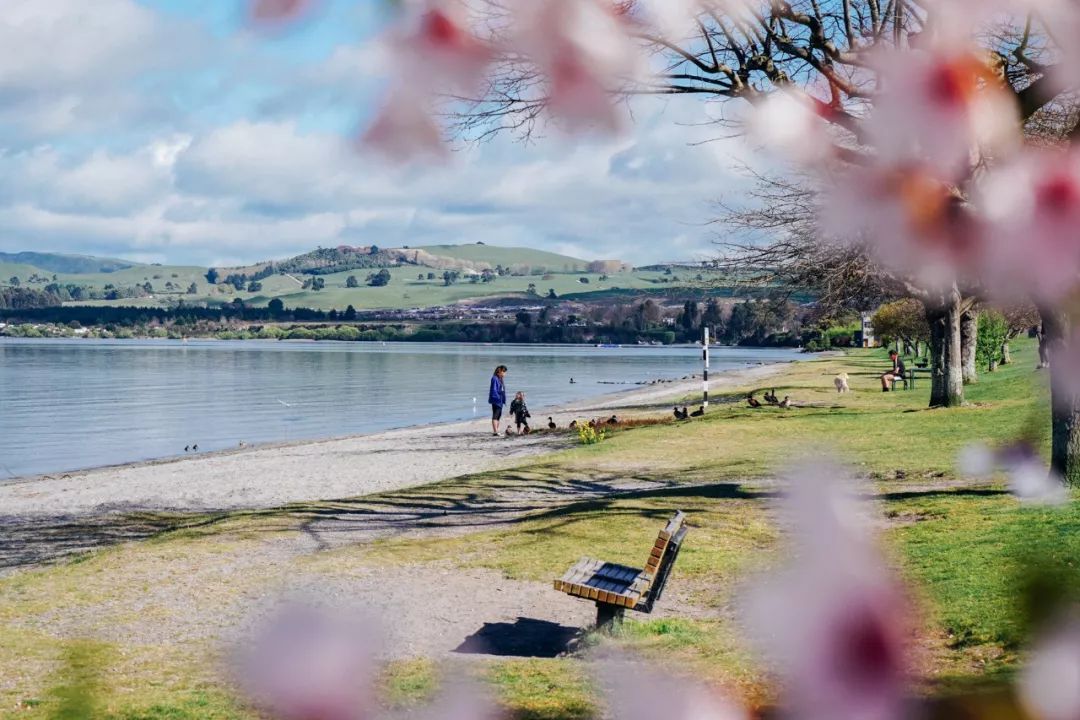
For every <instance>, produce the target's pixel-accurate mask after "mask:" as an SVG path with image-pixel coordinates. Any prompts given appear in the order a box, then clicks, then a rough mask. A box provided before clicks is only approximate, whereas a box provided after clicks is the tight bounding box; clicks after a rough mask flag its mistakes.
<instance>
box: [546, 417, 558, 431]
mask: <svg viewBox="0 0 1080 720" xmlns="http://www.w3.org/2000/svg"><path fill="white" fill-rule="evenodd" d="M556 427H558V426H557V425H556V424H555V421H554V420H552V419H551V418H548V430H554V429H555V428H556Z"/></svg>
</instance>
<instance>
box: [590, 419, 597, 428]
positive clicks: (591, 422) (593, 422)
mask: <svg viewBox="0 0 1080 720" xmlns="http://www.w3.org/2000/svg"><path fill="white" fill-rule="evenodd" d="M589 427H591V428H594V427H596V420H590V421H589Z"/></svg>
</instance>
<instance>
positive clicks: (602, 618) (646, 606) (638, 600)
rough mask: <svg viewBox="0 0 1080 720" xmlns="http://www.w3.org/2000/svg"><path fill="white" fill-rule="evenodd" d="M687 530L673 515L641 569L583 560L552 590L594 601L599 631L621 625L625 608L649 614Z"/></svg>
mask: <svg viewBox="0 0 1080 720" xmlns="http://www.w3.org/2000/svg"><path fill="white" fill-rule="evenodd" d="M688 529H689V528H687V527H686V516H685V515H683V513H682V512H681V511H680V512H676V513H675V516H674V517H673V518H671V520H669V521H668V523H667V525H665V526H664V529H663V530H661V531H660V534H659V535H657V537H656V542H655V543H654V544H653V547H652V550H651V551H650V552H649V559H648V560H646V561H645V567H644V568H641V569H638V568H633V567H629V566H626V565H619V564H617V563H611V562H605V561H604V560H596V559H595V558H589V557H584V558H581V560H578V562H577V563H576V564H574V566H573V567H571V568H570V569H569V570H567V571H566V573H565V574H564V575H563V576H562V578H560V579H559V580H556V581H555V589H556V590H559V591H561V592H564V593H566V594H568V595H573V596H575V597H580V598H583V599H585V600H594V601H596V625H597V627H598V628H602V629H607V628H610V627H611V626H612V625H614V624H616V623H620V622H622V619H623V614H624V613H625V612H626V609H627V608H629V609H631V610H636V611H637V612H643V613H650V612H652V609H653V605H655V604H656V602H657V601H658V600H659V599H660V595H661V594H663V592H664V586H665V585H667V580H668V576H669V575H670V574H671V566H672V565H674V564H675V558H676V557H678V555H679V548H680V547H682V543H683V539H684V538H685V537H686V532H687V530H688Z"/></svg>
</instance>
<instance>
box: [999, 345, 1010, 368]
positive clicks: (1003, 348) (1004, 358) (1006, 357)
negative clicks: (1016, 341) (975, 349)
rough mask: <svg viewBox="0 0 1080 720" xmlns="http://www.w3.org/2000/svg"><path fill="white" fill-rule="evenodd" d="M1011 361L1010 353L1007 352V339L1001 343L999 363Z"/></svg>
mask: <svg viewBox="0 0 1080 720" xmlns="http://www.w3.org/2000/svg"><path fill="white" fill-rule="evenodd" d="M1011 362H1012V355H1010V354H1009V341H1008V340H1006V341H1005V342H1003V343H1002V344H1001V364H1002V365H1008V364H1009V363H1011Z"/></svg>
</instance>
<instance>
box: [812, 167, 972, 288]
mask: <svg viewBox="0 0 1080 720" xmlns="http://www.w3.org/2000/svg"><path fill="white" fill-rule="evenodd" d="M820 226H821V228H822V232H823V233H824V234H825V235H826V236H829V237H833V238H836V239H838V240H842V241H846V242H849V243H858V244H864V245H866V246H867V247H869V248H870V249H871V250H872V252H873V253H874V254H875V255H876V257H877V259H878V260H880V261H881V262H882V263H883V264H884V265H886V266H888V267H890V268H892V269H894V270H898V271H901V272H904V273H909V274H911V275H913V276H915V277H916V278H917V280H918V281H919V282H921V283H922V284H923V285H924V286H926V287H927V288H931V289H936V288H947V287H949V285H950V284H951V283H953V282H954V281H956V280H958V279H963V278H967V277H970V276H971V275H972V274H973V273H974V272H975V269H976V268H977V267H979V266H980V265H981V263H982V262H983V261H982V254H983V251H984V246H985V242H986V241H985V238H984V236H983V235H984V233H983V229H982V225H981V223H980V222H979V219H978V217H977V216H976V215H975V214H974V213H972V212H971V211H970V209H969V208H968V207H967V206H966V205H965V203H964V202H963V200H962V199H961V198H960V196H959V195H958V193H957V192H956V191H955V189H954V188H953V187H951V186H950V185H949V184H948V183H946V182H944V181H942V180H941V179H940V178H939V177H938V176H937V175H936V174H935V171H934V168H932V167H928V166H926V165H920V164H916V163H900V164H897V165H894V166H889V165H885V164H871V165H868V166H864V167H855V168H851V169H850V170H849V171H848V172H846V173H844V174H843V175H841V176H840V177H839V178H838V180H837V181H836V182H835V183H834V185H833V186H832V187H831V188H830V189H829V191H828V192H827V194H826V197H825V203H824V206H823V209H822V215H821V218H820Z"/></svg>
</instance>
